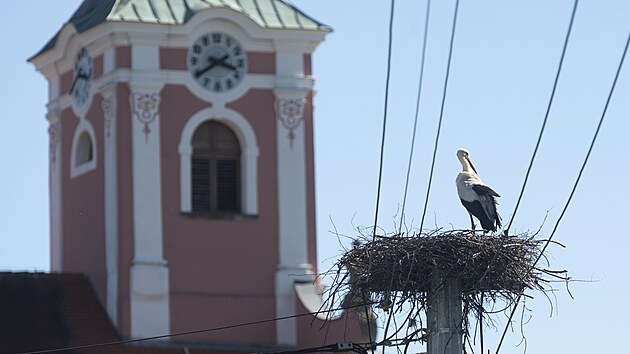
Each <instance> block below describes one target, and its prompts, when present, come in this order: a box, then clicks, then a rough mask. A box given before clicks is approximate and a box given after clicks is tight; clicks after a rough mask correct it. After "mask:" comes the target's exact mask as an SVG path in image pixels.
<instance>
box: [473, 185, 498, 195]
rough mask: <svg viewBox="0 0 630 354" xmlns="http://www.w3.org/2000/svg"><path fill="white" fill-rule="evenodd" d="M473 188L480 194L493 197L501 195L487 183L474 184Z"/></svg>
mask: <svg viewBox="0 0 630 354" xmlns="http://www.w3.org/2000/svg"><path fill="white" fill-rule="evenodd" d="M472 189H473V190H474V191H475V193H477V194H479V195H488V196H492V197H500V195H499V193H497V192H495V191H494V189H492V188H490V187H488V186H486V185H485V184H473V186H472Z"/></svg>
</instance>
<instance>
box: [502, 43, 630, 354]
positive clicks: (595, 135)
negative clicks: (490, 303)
mask: <svg viewBox="0 0 630 354" xmlns="http://www.w3.org/2000/svg"><path fill="white" fill-rule="evenodd" d="M629 44H630V33H628V39H626V46H625V48H624V50H623V54H622V55H621V60H620V61H619V66H618V67H617V73H616V74H615V79H614V80H613V83H612V87H611V88H610V92H609V93H608V98H607V99H606V104H605V105H604V110H603V112H602V116H601V117H600V119H599V123H598V124H597V129H595V134H593V140H591V145H590V146H589V148H588V152H587V153H586V157H585V158H584V162H583V163H582V167H581V168H580V172H579V173H578V176H577V178H576V179H575V183H574V184H573V189H571V194H569V198H568V199H567V202H566V204H565V205H564V208H563V209H562V212H561V213H560V216H559V217H558V220H557V221H556V224H555V225H554V227H553V231H551V235H550V236H549V238H548V239H547V242H545V245H544V246H543V248H542V250H541V251H540V254H538V258H536V261H535V262H534V263H533V264H532V266H531V268H534V267H535V266H536V264H537V263H538V261H540V258H542V256H543V254H544V253H545V250H546V249H547V246H549V244H550V243H551V239H553V236H554V235H555V234H556V231H557V230H558V225H560V221H561V220H562V218H563V217H564V214H565V213H566V211H567V209H568V208H569V204H570V203H571V200H572V199H573V195H574V194H575V191H576V190H577V187H578V184H579V183H580V179H581V178H582V173H583V172H584V168H586V164H587V162H588V159H589V157H590V156H591V152H592V151H593V146H595V141H596V140H597V136H598V135H599V130H600V129H601V127H602V123H603V122H604V118H605V117H606V112H607V111H608V105H609V104H610V100H611V98H612V95H613V93H614V91H615V87H616V86H617V80H618V79H619V74H620V73H621V68H622V67H623V63H624V61H625V58H626V54H627V53H628V45H629ZM531 268H530V269H531ZM521 297H522V295H520V294H519V296H518V297H517V298H516V301H515V305H514V308H513V309H512V312H511V313H510V317H509V318H508V321H507V324H506V327H505V329H504V331H503V334H502V335H501V340H500V341H499V345H498V347H497V351H496V353H497V354H498V353H499V349H501V344H502V343H503V339H504V338H505V334H506V333H507V329H508V327H509V325H510V322H511V321H512V318H513V317H514V313H515V312H516V308H517V306H518V303H519V301H520V299H521Z"/></svg>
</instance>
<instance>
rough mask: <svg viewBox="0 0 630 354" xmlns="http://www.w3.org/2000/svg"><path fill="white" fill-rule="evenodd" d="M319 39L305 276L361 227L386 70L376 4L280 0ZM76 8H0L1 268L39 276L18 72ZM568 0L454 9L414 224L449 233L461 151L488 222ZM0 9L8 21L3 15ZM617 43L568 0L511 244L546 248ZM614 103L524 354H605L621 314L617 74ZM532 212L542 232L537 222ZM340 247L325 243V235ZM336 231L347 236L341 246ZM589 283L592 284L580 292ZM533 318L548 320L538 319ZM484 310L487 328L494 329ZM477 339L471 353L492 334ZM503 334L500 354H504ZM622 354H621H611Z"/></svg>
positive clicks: (395, 204) (33, 128)
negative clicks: (310, 238) (533, 234)
mask: <svg viewBox="0 0 630 354" xmlns="http://www.w3.org/2000/svg"><path fill="white" fill-rule="evenodd" d="M293 2H294V4H296V5H297V6H298V7H299V8H301V9H302V10H304V11H305V12H306V13H308V14H309V15H311V16H313V17H315V18H316V19H318V20H320V21H322V22H325V23H327V24H329V25H331V26H332V27H333V28H334V32H333V33H331V34H330V35H329V36H328V37H327V39H326V41H325V42H324V43H323V44H322V45H321V46H320V47H319V48H318V49H317V51H316V52H315V55H314V73H315V76H316V79H317V81H316V88H317V95H316V96H315V105H316V111H315V119H316V122H315V134H316V137H315V142H316V147H315V151H316V188H317V191H316V193H317V227H318V236H319V243H318V250H319V258H320V264H319V268H320V270H326V269H327V268H329V267H331V266H332V265H333V264H334V262H335V260H336V258H337V257H338V255H339V254H340V253H341V252H342V251H343V250H342V246H347V245H348V244H349V238H348V237H356V236H357V235H358V234H359V233H358V231H357V228H361V227H370V226H371V225H372V224H373V219H374V205H375V199H376V184H377V177H378V161H379V149H380V137H381V126H382V119H383V97H384V83H385V73H386V54H387V26H388V16H389V3H388V2H387V1H358V0H347V1H338V0H317V1H314V0H294V1H293ZM79 3H80V1H79V0H59V1H55V2H52V1H48V0H33V1H28V2H24V1H19V2H18V1H12V2H7V3H6V4H3V5H4V6H5V13H6V14H11V16H5V19H4V20H3V22H2V24H1V25H0V26H1V29H2V30H1V31H0V36H2V43H3V44H4V45H5V49H4V50H3V55H2V56H0V64H1V65H0V70H1V72H2V77H3V85H2V86H0V97H2V102H3V104H2V105H0V121H1V122H2V125H1V126H2V129H0V161H2V162H3V164H4V166H5V167H4V168H3V169H2V173H0V225H1V228H0V230H1V232H0V242H1V243H2V247H1V248H0V269H2V270H12V271H18V270H47V269H48V261H49V258H48V232H49V229H48V213H49V210H48V180H47V178H48V174H47V173H48V172H47V167H48V166H47V163H48V162H47V153H48V135H47V123H46V121H45V118H44V115H45V103H46V100H47V87H46V84H45V81H44V78H43V77H42V76H41V75H40V74H38V73H36V72H35V70H34V68H33V67H32V66H31V65H30V64H28V63H26V59H27V58H28V57H30V56H31V55H32V54H33V53H35V52H36V51H38V50H39V49H40V48H41V46H43V44H44V43H46V41H47V40H48V39H49V38H50V37H51V36H52V35H53V34H54V32H55V31H56V30H58V29H59V28H60V27H61V25H62V24H63V22H65V21H66V20H67V19H68V17H69V16H70V14H71V13H72V12H73V11H74V9H76V7H77V6H78V4H79ZM425 4H426V3H425V2H424V1H418V0H399V1H397V2H396V12H395V22H394V42H393V58H392V76H391V86H390V101H389V108H390V109H389V112H388V125H387V135H386V145H385V155H384V156H385V158H384V173H383V185H382V190H381V203H380V210H379V215H380V217H379V221H378V225H379V226H380V227H381V228H382V229H383V232H388V233H389V232H393V231H395V230H396V228H397V223H398V220H399V212H400V210H399V206H400V205H401V203H402V195H403V189H404V181H405V173H406V168H407V159H408V156H409V155H408V154H409V147H410V141H411V130H412V127H413V116H414V111H415V98H416V89H417V81H418V74H419V59H420V49H421V40H422V34H423V28H424V23H423V21H424V9H425ZM453 5H454V1H433V4H432V12H431V18H430V28H429V41H428V45H427V54H426V55H427V57H426V67H425V81H424V86H423V95H422V99H421V109H420V118H419V123H418V133H417V137H416V139H417V140H416V150H415V153H414V160H413V167H412V171H411V179H410V187H409V196H408V201H407V209H406V222H405V227H406V228H409V229H411V230H414V229H416V228H417V227H418V224H419V219H420V217H421V215H422V205H423V203H424V198H425V190H426V186H427V180H428V175H429V168H430V163H431V154H432V149H433V143H434V138H435V132H436V128H437V121H438V118H439V112H440V102H441V99H442V96H441V94H442V89H443V86H442V85H443V80H444V75H445V69H446V59H447V55H448V40H449V37H450V30H451V20H452V13H453ZM572 5H573V1H570V0H556V1H547V0H530V1H520V2H516V1H509V2H508V1H499V0H496V1H470V0H468V1H467V0H461V2H460V10H459V20H458V24H457V32H456V35H455V44H454V51H453V58H452V64H451V73H450V82H449V87H448V92H447V98H446V104H445V110H444V116H443V125H442V134H441V138H440V143H439V148H438V153H437V163H436V166H435V173H434V177H433V185H432V190H431V197H430V202H429V208H428V213H427V220H426V221H425V227H429V228H435V227H443V228H447V229H450V228H465V227H467V226H468V223H469V221H468V215H467V214H466V212H465V210H464V209H463V207H462V206H461V205H460V203H459V200H458V198H457V195H456V192H455V185H454V183H455V182H454V181H455V176H456V175H457V173H458V172H459V170H460V168H461V167H460V165H459V163H458V162H457V159H456V158H455V152H456V150H457V148H459V147H466V148H468V150H469V151H470V152H471V158H472V160H473V162H474V163H475V166H476V167H477V169H478V171H479V174H480V176H481V178H482V179H483V180H484V181H485V182H486V183H487V184H489V185H490V186H492V187H493V188H494V189H495V190H496V191H497V192H499V193H500V194H501V196H502V197H501V198H500V201H499V202H500V205H499V211H500V213H501V214H502V215H503V218H504V220H505V221H507V220H509V217H510V215H511V213H512V211H513V209H514V205H515V203H516V199H517V197H518V193H519V191H520V187H521V184H522V182H523V178H524V175H525V172H526V169H527V166H528V163H529V158H530V157H531V153H532V151H533V149H534V145H535V142H536V138H537V136H538V132H539V129H540V126H541V124H542V120H543V118H544V114H545V110H546V108H547V102H548V100H549V96H550V93H551V88H552V85H553V80H554V76H555V72H556V68H557V65H558V61H559V58H560V54H561V50H562V44H563V41H564V36H565V33H566V29H567V25H568V22H569V17H570V13H571V8H572ZM7 7H8V9H7ZM629 30H630V2H628V1H623V0H601V1H597V0H583V1H581V2H580V5H579V7H578V10H577V15H576V19H575V24H574V29H573V34H572V37H571V39H570V42H569V47H568V50H567V54H566V59H565V64H564V68H563V72H562V74H561V76H560V81H559V85H558V89H557V93H556V98H555V101H554V103H553V106H552V109H551V112H550V116H549V121H548V125H547V129H546V132H545V134H544V136H543V140H542V144H541V146H540V150H539V153H538V157H537V160H536V162H535V164H534V166H533V169H532V174H531V176H530V181H529V184H528V187H527V189H526V190H525V194H524V198H523V201H522V204H521V206H520V208H519V211H518V213H517V215H516V218H515V221H514V225H513V227H512V231H513V232H516V233H520V232H527V231H535V230H537V229H538V228H540V227H541V225H542V230H541V237H544V236H545V235H548V234H549V233H550V232H551V229H552V227H553V225H554V223H555V222H556V220H557V218H558V216H559V214H560V212H561V210H562V208H563V206H564V203H565V202H566V199H567V197H568V195H569V193H570V191H571V188H572V185H573V182H574V180H575V178H576V176H577V173H578V171H579V168H580V166H581V163H582V160H583V158H584V156H585V154H586V151H587V149H588V144H589V143H590V140H591V138H592V135H593V133H594V131H595V128H596V125H597V122H598V120H599V117H600V115H601V113H602V110H603V107H604V103H605V100H606V97H607V95H608V91H609V89H610V86H611V84H612V80H613V77H614V74H615V70H616V67H617V65H618V62H619V59H620V57H621V53H622V50H623V45H624V44H625V41H626V38H627V36H628V31H629ZM628 61H629V60H628V59H626V67H625V68H624V69H623V71H622V73H621V76H620V78H619V82H618V85H617V89H616V92H615V94H614V96H613V98H612V101H611V104H610V107H609V111H608V114H607V117H606V120H605V122H604V125H603V127H602V130H601V132H600V136H599V139H598V141H597V143H596V145H595V149H594V151H593V154H592V156H591V159H590V161H589V164H588V165H587V167H586V170H585V173H584V175H583V177H582V180H581V183H580V185H579V187H578V190H577V193H576V195H575V197H574V200H573V202H572V204H571V206H570V207H569V209H568V211H567V214H566V216H565V218H564V219H563V221H562V223H561V225H560V227H559V229H558V231H557V234H556V236H555V240H557V241H559V242H561V243H562V244H564V245H566V246H567V247H566V248H561V247H559V246H553V245H552V246H551V247H550V249H549V255H550V261H551V262H552V265H551V267H552V268H555V269H567V270H569V272H570V275H571V276H573V277H574V278H575V279H579V280H586V281H587V282H575V283H573V284H571V291H572V294H573V295H574V297H575V299H571V298H570V296H569V295H568V294H567V292H566V291H565V290H564V285H562V284H558V291H557V292H556V295H555V298H552V299H554V303H553V308H552V307H551V306H550V304H549V302H548V300H547V298H546V297H545V296H542V295H541V294H535V293H534V294H531V295H533V296H534V299H533V300H528V302H527V305H528V308H530V309H531V312H530V313H529V315H531V316H532V318H531V320H530V321H529V323H528V324H527V325H525V327H524V333H525V336H526V338H527V350H528V353H550V352H551V353H553V352H565V353H567V352H570V353H591V352H592V351H593V348H594V347H595V346H596V347H597V348H598V351H599V352H621V351H623V350H624V349H625V345H624V344H623V343H622V342H621V341H619V335H620V334H621V333H622V329H623V328H624V326H625V324H626V320H625V318H626V317H628V316H629V315H630V310H628V309H627V307H626V306H624V304H625V294H627V292H628V291H629V290H630V288H629V287H628V284H627V280H628V279H629V278H630V271H629V270H628V262H627V252H626V250H627V249H628V248H629V246H630V241H628V238H627V235H626V234H627V226H626V224H625V222H626V221H627V220H628V215H630V208H629V207H628V206H627V204H626V202H627V200H628V199H629V198H630V192H629V189H628V183H627V181H626V178H627V176H629V175H630V167H629V166H630V164H628V159H629V157H628V152H627V147H626V144H625V143H626V141H627V140H626V139H627V136H628V132H629V131H630V100H629V99H628V97H630V67H628V66H630V63H628ZM545 217H547V220H546V221H545ZM334 229H336V230H337V232H338V233H339V234H340V235H342V236H340V237H337V236H336V235H334V233H332V232H331V231H332V230H334ZM346 236H347V237H346ZM591 281H592V282H591ZM550 314H552V315H551V316H550ZM502 316H503V315H499V317H498V319H499V321H500V322H499V324H498V325H497V326H498V327H499V330H501V329H502V327H503V323H504V318H503V317H502ZM493 333H494V329H492V328H489V329H487V331H486V347H490V348H494V345H496V339H497V335H496V334H493ZM520 339H521V335H520V328H519V327H518V326H515V327H514V333H511V334H510V335H509V336H508V340H507V341H506V343H505V344H504V348H503V351H502V352H505V353H514V352H516V353H518V352H522V351H523V349H524V348H523V346H522V345H521V346H520V347H518V348H517V347H515V346H516V345H517V344H518V343H519V342H520ZM622 348H623V349H622Z"/></svg>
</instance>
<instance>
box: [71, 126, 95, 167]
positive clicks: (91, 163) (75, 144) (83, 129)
mask: <svg viewBox="0 0 630 354" xmlns="http://www.w3.org/2000/svg"><path fill="white" fill-rule="evenodd" d="M83 133H87V135H88V136H89V138H90V141H91V143H92V159H91V160H88V161H85V162H83V163H81V164H79V162H78V161H77V155H78V152H79V151H78V149H79V148H80V146H79V138H80V137H81V135H82V134H83ZM97 156H98V147H97V145H96V134H95V133H94V127H93V126H92V124H91V123H90V122H88V121H87V120H85V119H82V120H81V121H80V122H79V125H77V127H76V129H75V130H74V136H73V137H72V149H71V156H70V178H75V177H78V176H81V175H83V174H85V173H87V172H89V171H92V170H94V169H96V160H97Z"/></svg>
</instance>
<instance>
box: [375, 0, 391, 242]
mask: <svg viewBox="0 0 630 354" xmlns="http://www.w3.org/2000/svg"><path fill="white" fill-rule="evenodd" d="M395 2H396V1H395V0H392V1H391V8H390V10H389V41H388V43H387V75H386V77H385V104H384V108H383V133H382V136H381V159H380V162H379V167H378V184H377V187H376V208H375V211H374V229H373V230H372V241H374V239H375V238H376V224H377V222H378V206H379V204H380V201H381V182H382V180H383V155H384V152H385V128H386V127H387V102H388V100H389V79H390V73H391V68H392V37H393V33H394V3H395Z"/></svg>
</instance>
